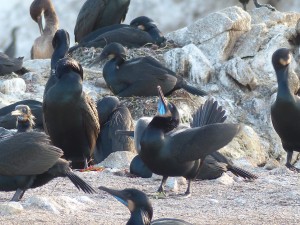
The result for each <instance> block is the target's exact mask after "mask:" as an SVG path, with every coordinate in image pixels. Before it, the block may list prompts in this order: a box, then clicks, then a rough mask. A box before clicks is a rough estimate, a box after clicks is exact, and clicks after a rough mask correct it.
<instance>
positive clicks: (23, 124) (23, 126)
mask: <svg viewBox="0 0 300 225" xmlns="http://www.w3.org/2000/svg"><path fill="white" fill-rule="evenodd" d="M17 130H18V132H28V131H32V125H31V122H30V121H29V120H26V121H19V120H18V122H17Z"/></svg>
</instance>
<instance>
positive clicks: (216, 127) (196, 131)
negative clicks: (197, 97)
mask: <svg viewBox="0 0 300 225" xmlns="http://www.w3.org/2000/svg"><path fill="white" fill-rule="evenodd" d="M158 90H159V102H158V115H156V116H155V117H154V118H153V119H152V121H151V122H150V123H149V125H148V126H147V128H146V129H145V131H144V132H143V135H142V137H141V141H140V145H141V151H140V153H139V155H140V156H141V158H142V160H143V161H144V163H145V164H146V166H147V167H148V168H149V169H150V170H151V171H152V172H154V173H156V174H159V175H162V176H163V179H162V182H161V185H160V187H159V189H158V191H159V192H164V185H165V182H166V180H167V178H168V177H169V176H173V177H174V176H183V177H185V178H186V179H187V180H188V187H187V190H186V193H185V194H186V195H189V194H190V184H191V180H192V179H195V178H196V176H197V174H198V172H199V169H200V168H201V165H202V164H203V160H204V159H205V157H206V156H207V155H209V154H211V153H212V152H214V151H217V150H218V149H220V148H222V147H224V146H225V145H227V144H228V143H229V142H230V141H231V140H232V139H233V138H234V137H235V135H236V134H237V133H238V132H239V130H240V125H238V124H228V123H214V124H208V122H207V121H210V120H211V119H212V117H213V118H215V117H216V116H221V115H223V112H220V113H216V112H211V111H208V112H202V113H200V114H199V115H200V117H199V119H200V120H201V121H203V122H202V124H203V125H204V126H201V127H196V128H190V129H185V130H183V131H181V132H180V131H179V132H175V133H173V134H171V135H168V132H170V131H172V130H173V129H175V128H176V127H177V126H178V125H179V113H178V110H177V108H176V106H175V105H174V104H172V103H168V102H167V100H166V99H165V97H164V95H163V93H162V90H161V88H160V87H158ZM205 124H208V125H205Z"/></svg>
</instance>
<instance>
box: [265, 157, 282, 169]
mask: <svg viewBox="0 0 300 225" xmlns="http://www.w3.org/2000/svg"><path fill="white" fill-rule="evenodd" d="M278 167H280V163H279V162H278V161H277V160H275V159H269V160H268V161H267V163H266V165H265V166H264V169H266V170H273V169H275V168H278Z"/></svg>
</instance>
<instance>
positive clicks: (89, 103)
mask: <svg viewBox="0 0 300 225" xmlns="http://www.w3.org/2000/svg"><path fill="white" fill-rule="evenodd" d="M55 76H57V81H56V83H55V84H54V85H53V86H52V87H50V88H49V90H48V91H47V93H46V94H45V98H44V102H43V113H44V120H45V131H46V132H47V133H48V134H49V136H50V138H51V141H52V142H53V144H54V145H55V146H57V147H59V148H61V149H63V151H64V157H65V158H66V159H67V160H71V161H72V167H73V168H83V167H87V162H88V161H89V160H90V159H91V156H92V155H93V150H94V147H95V144H96V140H97V137H98V134H99V131H100V125H99V119H98V113H97V109H96V105H95V103H94V102H93V100H92V99H91V98H90V97H89V96H88V95H87V94H86V93H85V92H84V91H83V90H82V81H83V70H82V67H81V65H80V64H79V63H78V62H77V61H75V60H74V59H71V58H63V59H61V60H59V61H58V62H57V65H56V72H55ZM82 163H84V165H83V164H82Z"/></svg>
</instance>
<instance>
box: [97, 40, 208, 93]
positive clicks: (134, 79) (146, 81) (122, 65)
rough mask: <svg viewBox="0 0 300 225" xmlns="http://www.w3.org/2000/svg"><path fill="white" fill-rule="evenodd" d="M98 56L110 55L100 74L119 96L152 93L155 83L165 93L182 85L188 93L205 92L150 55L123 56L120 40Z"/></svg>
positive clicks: (155, 90) (155, 88) (108, 46)
mask: <svg viewBox="0 0 300 225" xmlns="http://www.w3.org/2000/svg"><path fill="white" fill-rule="evenodd" d="M99 59H100V60H104V59H110V60H109V61H108V62H106V64H105V66H104V67H103V77H104V79H105V81H106V84H107V86H108V87H109V89H110V90H111V91H112V92H113V93H114V94H115V95H118V96H120V97H131V96H155V95H157V86H158V85H159V86H161V88H162V91H163V93H164V94H165V95H170V94H171V93H172V92H173V91H175V90H178V89H181V88H183V89H184V90H186V91H188V92H190V93H191V94H195V95H200V96H203V95H206V92H204V91H202V90H199V89H197V88H194V87H193V86H190V85H188V84H187V82H186V81H185V80H184V79H183V77H181V76H180V75H176V73H175V72H173V71H171V70H169V69H168V68H166V67H165V66H163V65H162V64H161V63H160V62H158V61H157V60H155V59H154V58H152V57H150V56H148V57H139V58H135V59H131V60H126V52H125V49H124V47H123V46H122V45H121V44H119V43H111V44H109V45H107V46H106V47H105V48H104V49H103V51H102V53H101V55H100V57H99Z"/></svg>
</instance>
